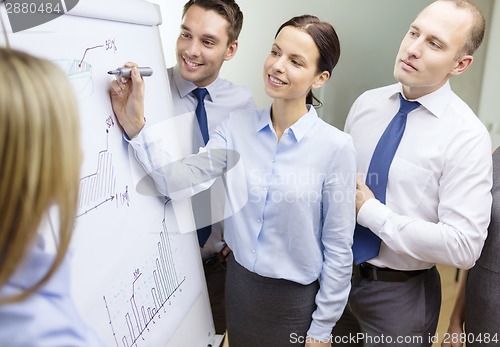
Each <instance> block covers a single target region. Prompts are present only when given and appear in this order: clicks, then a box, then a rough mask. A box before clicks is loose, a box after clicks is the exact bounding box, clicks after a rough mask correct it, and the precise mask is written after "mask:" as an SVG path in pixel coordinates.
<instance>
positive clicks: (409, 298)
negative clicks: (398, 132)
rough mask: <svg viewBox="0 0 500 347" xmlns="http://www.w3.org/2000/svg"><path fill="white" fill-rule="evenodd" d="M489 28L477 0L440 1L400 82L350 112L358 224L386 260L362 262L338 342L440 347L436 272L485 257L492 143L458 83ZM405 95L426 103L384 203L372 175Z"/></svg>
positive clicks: (393, 169)
mask: <svg viewBox="0 0 500 347" xmlns="http://www.w3.org/2000/svg"><path fill="white" fill-rule="evenodd" d="M484 27H485V23H484V18H483V16H482V14H481V13H480V12H479V10H478V9H477V8H476V7H475V6H474V5H473V4H471V3H469V2H468V1H464V0H438V1H435V2H433V3H432V4H430V5H429V6H428V7H426V8H425V9H424V10H423V11H422V12H421V13H420V14H419V15H418V16H417V18H416V19H415V21H414V22H413V23H412V24H411V25H410V29H409V31H408V33H407V34H406V36H405V37H404V38H403V41H402V43H401V46H400V49H399V52H398V55H397V58H396V63H395V68H394V76H395V78H396V80H397V81H398V83H397V84H394V85H391V86H386V87H382V88H378V89H374V90H370V91H367V92H365V93H364V94H362V95H361V96H360V97H359V98H358V99H357V100H356V101H355V103H354V104H353V106H352V108H351V110H350V112H349V115H348V118H347V121H346V126H345V130H346V132H348V133H349V134H351V136H352V137H353V140H354V145H355V148H356V151H357V153H358V172H359V173H361V175H360V178H359V179H358V189H357V203H356V205H357V206H356V209H357V212H358V215H357V222H358V224H359V225H360V226H361V227H365V228H367V229H369V232H372V233H373V234H374V235H376V236H377V237H378V238H380V239H381V244H380V248H379V252H378V255H376V256H374V257H372V258H370V259H363V260H361V261H360V263H359V264H355V266H354V276H353V279H352V289H351V293H350V297H349V302H348V305H347V307H346V310H345V312H344V315H343V318H342V319H341V320H340V321H339V322H338V323H337V326H336V327H335V329H334V331H333V335H334V338H335V336H337V335H338V336H339V337H340V336H342V335H343V336H344V337H352V336H355V335H356V333H359V332H361V335H357V336H358V338H356V339H351V341H350V342H355V343H351V344H349V345H351V346H352V345H356V342H357V345H361V342H362V343H363V344H364V346H431V345H432V339H431V338H432V337H433V336H434V333H435V331H436V327H437V323H438V318H439V311H440V305H441V283H440V278H439V274H438V272H437V270H436V268H435V264H436V263H442V264H447V265H451V266H455V267H458V268H463V269H467V268H470V267H472V266H473V265H474V263H475V261H476V260H477V259H478V257H479V255H480V253H481V249H482V246H483V244H484V240H485V238H486V230H487V227H488V224H489V220H490V210H491V193H490V189H491V185H492V179H491V168H492V164H491V141H490V137H489V134H488V132H487V130H486V128H485V127H484V126H483V125H482V123H481V122H480V121H479V119H478V118H477V117H476V116H475V114H474V113H473V111H472V110H471V109H470V108H469V107H468V106H467V105H466V104H465V103H464V102H463V101H462V100H461V99H460V98H459V97H458V96H457V95H456V94H455V93H454V92H453V91H452V90H451V88H450V84H449V78H450V77H451V76H454V75H460V74H462V73H463V72H464V71H465V70H466V69H467V68H468V67H469V66H470V65H471V63H472V61H473V57H472V54H473V53H474V52H475V50H476V49H477V48H478V46H479V45H480V44H481V41H482V39H483V36H484ZM400 94H401V95H402V98H404V99H406V100H411V101H417V102H418V103H419V105H418V107H417V108H416V109H415V110H413V111H411V112H410V113H409V114H408V116H407V121H406V128H405V129H404V134H403V136H402V139H401V142H400V143H399V147H397V150H396V153H395V155H394V158H393V159H392V163H391V164H390V169H389V173H388V179H387V186H386V190H385V192H386V197H385V203H383V202H381V201H379V199H377V198H375V195H374V194H373V193H372V190H373V189H370V188H368V186H369V185H370V182H369V179H370V177H369V176H370V170H369V167H371V164H372V162H371V161H372V155H373V153H374V151H375V148H376V146H377V143H378V141H379V139H380V138H381V136H382V133H383V132H384V130H385V129H386V127H387V126H388V124H389V122H391V119H392V118H393V117H394V115H395V114H396V112H397V111H398V108H399V105H400V96H399V95H400ZM394 118H395V117H394ZM384 160H385V159H384ZM365 178H366V183H367V184H368V186H367V184H365ZM375 178H377V177H375ZM357 228H358V227H357ZM356 232H358V230H356ZM356 232H355V234H356ZM355 245H356V236H355ZM353 251H354V257H355V259H356V256H357V255H356V251H357V248H356V247H355V246H353ZM361 337H362V338H361ZM343 341H348V340H347V339H344V340H343Z"/></svg>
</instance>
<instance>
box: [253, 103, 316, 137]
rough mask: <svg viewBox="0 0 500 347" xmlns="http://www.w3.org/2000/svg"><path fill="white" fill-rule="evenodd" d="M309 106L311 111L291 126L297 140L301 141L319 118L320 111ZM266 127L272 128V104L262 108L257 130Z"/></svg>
mask: <svg viewBox="0 0 500 347" xmlns="http://www.w3.org/2000/svg"><path fill="white" fill-rule="evenodd" d="M307 108H308V109H309V111H308V112H307V113H306V114H304V115H303V116H302V117H300V118H299V120H298V121H296V122H295V123H294V124H293V125H292V126H291V127H290V128H289V129H290V131H291V132H292V134H293V136H294V137H295V139H296V140H297V142H300V141H301V140H302V139H303V138H304V136H305V135H306V134H307V132H308V131H309V129H311V128H312V126H313V125H314V123H316V121H317V120H318V119H319V117H318V113H317V112H316V109H315V108H314V107H312V106H311V105H307ZM266 127H267V128H268V129H269V130H271V129H272V122H271V106H269V107H268V108H266V109H264V110H262V112H261V113H260V117H259V120H258V121H257V126H256V128H255V131H256V132H259V131H261V130H263V129H265V128H266ZM271 131H272V130H271Z"/></svg>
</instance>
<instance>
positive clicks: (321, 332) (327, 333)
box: [290, 320, 332, 342]
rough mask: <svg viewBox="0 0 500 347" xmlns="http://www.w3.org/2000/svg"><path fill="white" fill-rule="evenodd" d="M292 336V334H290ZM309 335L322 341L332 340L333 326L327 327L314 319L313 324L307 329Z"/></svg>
mask: <svg viewBox="0 0 500 347" xmlns="http://www.w3.org/2000/svg"><path fill="white" fill-rule="evenodd" d="M290 336H292V335H290ZM307 336H308V337H310V338H313V339H315V340H317V341H321V342H329V341H331V336H332V328H330V329H325V327H324V326H321V325H319V324H318V323H317V322H315V321H314V320H313V321H312V322H311V326H310V327H309V330H308V331H307Z"/></svg>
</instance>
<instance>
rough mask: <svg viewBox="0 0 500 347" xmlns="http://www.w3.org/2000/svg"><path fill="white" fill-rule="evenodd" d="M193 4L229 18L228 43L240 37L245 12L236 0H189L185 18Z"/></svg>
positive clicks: (185, 7) (186, 5)
mask: <svg viewBox="0 0 500 347" xmlns="http://www.w3.org/2000/svg"><path fill="white" fill-rule="evenodd" d="M193 5H196V6H199V7H201V8H203V9H205V10H210V11H215V12H216V13H218V14H219V15H221V16H222V17H224V18H225V19H226V20H227V22H228V24H229V25H228V28H227V35H228V37H229V42H228V45H229V44H231V43H233V42H234V41H236V40H237V39H238V36H240V32H241V28H242V26H243V12H241V10H240V7H239V6H238V4H237V3H236V2H235V1H234V0H189V1H188V2H186V4H185V5H184V10H183V11H182V17H183V18H184V16H185V15H186V12H187V10H189V8H190V7H191V6H193Z"/></svg>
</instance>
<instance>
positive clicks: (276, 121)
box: [111, 15, 356, 347]
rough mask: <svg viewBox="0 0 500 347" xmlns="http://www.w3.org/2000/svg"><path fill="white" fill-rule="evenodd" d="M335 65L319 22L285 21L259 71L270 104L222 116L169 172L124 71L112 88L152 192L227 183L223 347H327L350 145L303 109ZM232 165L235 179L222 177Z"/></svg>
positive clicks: (347, 196) (349, 207)
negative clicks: (225, 344) (200, 145)
mask: <svg viewBox="0 0 500 347" xmlns="http://www.w3.org/2000/svg"><path fill="white" fill-rule="evenodd" d="M339 56H340V44H339V40H338V37H337V34H336V32H335V30H334V28H333V27H332V26H331V25H330V24H329V23H325V22H322V21H320V20H319V19H318V18H317V17H315V16H310V15H304V16H299V17H294V18H292V19H290V20H289V21H287V22H286V23H284V24H283V25H282V26H281V27H280V28H279V30H278V32H277V34H276V36H275V41H274V43H273V45H272V48H271V52H270V54H269V56H268V58H267V59H266V61H265V63H264V73H263V77H264V85H265V91H266V93H267V94H268V95H269V96H270V97H272V98H273V103H272V105H271V106H270V107H269V108H266V109H263V110H260V111H256V112H255V113H251V114H250V113H249V112H242V111H238V112H233V113H232V114H231V115H230V116H229V118H228V119H227V120H226V121H225V122H224V123H222V124H221V126H219V127H218V129H216V130H215V131H214V132H213V133H211V134H210V141H209V142H208V144H207V145H206V147H205V149H203V150H202V151H200V153H198V154H197V155H192V156H189V157H188V158H186V159H184V160H182V161H179V162H175V163H172V160H171V158H172V156H171V155H170V154H169V150H171V148H168V146H167V145H165V143H164V142H162V140H164V138H165V137H166V136H168V135H167V134H166V132H164V131H158V129H157V128H156V129H155V126H150V127H148V128H145V129H144V130H143V131H141V129H142V127H143V125H144V121H143V119H144V118H143V113H142V112H143V104H142V103H143V97H142V95H143V94H142V93H143V88H144V86H143V81H142V79H141V78H140V76H139V75H138V74H137V71H136V69H134V72H133V74H132V77H131V79H130V80H125V81H123V80H119V81H115V82H114V83H113V84H112V91H111V97H112V101H113V107H114V111H115V114H116V116H117V118H118V120H119V121H120V123H121V124H122V126H123V128H124V130H125V132H126V133H127V135H128V136H129V138H130V139H131V140H130V144H131V145H132V146H133V148H134V150H135V154H136V157H137V159H138V160H139V161H140V162H141V164H142V165H143V167H144V168H145V170H146V172H147V173H148V174H149V175H150V176H151V177H152V178H153V179H154V180H155V184H156V186H157V188H158V189H159V191H160V192H161V193H162V194H165V195H168V196H170V197H171V198H172V199H180V198H184V197H187V196H190V195H192V194H194V193H196V192H197V191H198V190H200V189H203V188H206V184H205V183H206V182H209V181H210V180H211V179H212V178H214V177H216V176H219V175H224V174H225V175H226V176H227V186H228V187H229V191H230V193H232V197H231V196H230V198H229V201H230V202H233V204H228V209H229V208H232V213H233V214H232V215H231V216H230V217H229V218H227V219H226V220H225V221H224V226H225V239H226V242H227V244H228V246H229V247H230V248H231V249H232V251H233V255H234V257H233V256H230V257H229V260H228V272H227V281H226V311H227V329H228V336H229V343H230V345H231V347H245V346H252V347H253V346H279V347H281V346H306V347H313V346H330V341H331V336H330V333H331V330H332V327H333V326H334V324H335V322H336V321H337V320H338V319H339V317H340V316H341V314H342V311H343V309H344V306H345V304H346V302H347V297H348V295H349V289H350V278H351V271H352V270H351V269H352V253H351V245H352V235H353V230H354V225H355V204H354V200H355V199H354V197H355V178H356V177H355V176H356V160H355V152H354V147H353V144H352V141H351V138H350V136H349V135H347V134H345V133H343V132H342V131H340V130H338V129H336V128H334V127H333V126H331V125H329V124H327V123H325V122H324V121H322V120H321V119H320V118H319V117H318V115H317V113H316V110H315V108H314V107H313V106H312V104H313V101H315V98H314V96H313V95H312V90H314V89H317V88H319V87H321V86H322V85H323V84H324V83H325V82H326V81H327V80H328V79H329V78H330V76H331V73H332V70H333V68H334V67H335V65H336V64H337V62H338V59H339ZM129 96H131V97H130V98H129ZM139 132H140V135H139V136H136V135H137V134H138V133H139ZM157 134H159V135H160V136H156V135H157ZM237 167H240V171H238V172H241V174H237V175H234V174H232V175H231V171H232V170H233V169H234V170H236V169H235V168H237ZM235 192H236V193H235ZM235 201H236V202H239V203H240V204H239V206H237V207H235V204H234V202H235ZM242 201H243V203H241V202H242ZM236 205H238V204H236ZM240 207H241V209H240Z"/></svg>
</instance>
